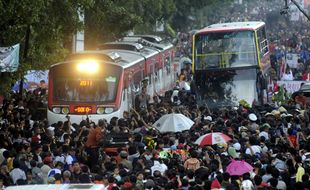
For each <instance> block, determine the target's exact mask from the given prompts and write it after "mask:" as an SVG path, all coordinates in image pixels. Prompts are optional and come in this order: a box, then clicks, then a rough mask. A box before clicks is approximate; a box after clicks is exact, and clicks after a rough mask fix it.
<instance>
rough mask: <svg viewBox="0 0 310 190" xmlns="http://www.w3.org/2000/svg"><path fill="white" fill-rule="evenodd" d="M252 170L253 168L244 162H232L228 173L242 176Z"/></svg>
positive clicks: (227, 170) (227, 169)
mask: <svg viewBox="0 0 310 190" xmlns="http://www.w3.org/2000/svg"><path fill="white" fill-rule="evenodd" d="M252 170H253V167H252V166H251V165H250V164H249V163H247V162H246V161H244V160H241V161H240V160H232V161H231V163H230V164H229V165H228V166H227V168H226V172H227V173H229V174H230V175H234V176H241V175H243V174H245V173H248V172H250V171H252Z"/></svg>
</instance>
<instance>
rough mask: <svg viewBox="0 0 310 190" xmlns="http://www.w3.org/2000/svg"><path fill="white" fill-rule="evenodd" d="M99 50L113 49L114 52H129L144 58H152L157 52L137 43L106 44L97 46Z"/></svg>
mask: <svg viewBox="0 0 310 190" xmlns="http://www.w3.org/2000/svg"><path fill="white" fill-rule="evenodd" d="M99 49H100V50H107V49H114V50H117V49H119V50H129V51H135V52H139V53H141V54H142V55H143V56H144V57H145V58H148V57H151V56H154V55H156V54H157V52H158V51H157V50H155V49H152V48H149V47H145V46H143V45H142V44H140V43H137V42H124V41H122V42H119V41H118V42H107V43H104V44H101V45H99Z"/></svg>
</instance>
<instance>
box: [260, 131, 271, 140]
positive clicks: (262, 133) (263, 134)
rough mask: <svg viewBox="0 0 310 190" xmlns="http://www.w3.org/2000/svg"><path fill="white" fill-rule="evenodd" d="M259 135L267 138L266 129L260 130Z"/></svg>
mask: <svg viewBox="0 0 310 190" xmlns="http://www.w3.org/2000/svg"><path fill="white" fill-rule="evenodd" d="M258 136H259V137H265V140H269V135H268V133H267V132H266V131H262V132H260V133H259V135H258Z"/></svg>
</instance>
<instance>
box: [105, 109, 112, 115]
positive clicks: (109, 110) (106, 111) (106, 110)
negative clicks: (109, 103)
mask: <svg viewBox="0 0 310 190" xmlns="http://www.w3.org/2000/svg"><path fill="white" fill-rule="evenodd" d="M113 110H114V109H113V108H105V113H107V114H109V113H112V112H113Z"/></svg>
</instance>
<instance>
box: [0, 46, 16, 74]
mask: <svg viewBox="0 0 310 190" xmlns="http://www.w3.org/2000/svg"><path fill="white" fill-rule="evenodd" d="M18 65H19V44H16V45H14V46H11V47H0V72H16V71H17V68H18Z"/></svg>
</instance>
